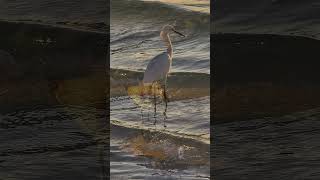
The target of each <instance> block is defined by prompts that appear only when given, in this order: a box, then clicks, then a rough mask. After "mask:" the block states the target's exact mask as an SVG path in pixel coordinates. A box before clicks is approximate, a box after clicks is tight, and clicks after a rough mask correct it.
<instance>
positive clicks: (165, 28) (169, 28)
mask: <svg viewBox="0 0 320 180" xmlns="http://www.w3.org/2000/svg"><path fill="white" fill-rule="evenodd" d="M170 33H176V34H179V35H180V36H183V37H185V35H184V34H182V33H181V32H178V31H177V30H176V29H175V28H174V26H172V25H165V26H163V28H162V30H161V34H165V35H167V34H170Z"/></svg>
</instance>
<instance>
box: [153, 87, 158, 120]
mask: <svg viewBox="0 0 320 180" xmlns="http://www.w3.org/2000/svg"><path fill="white" fill-rule="evenodd" d="M153 99H154V115H153V117H154V124H156V123H157V97H156V86H154V88H153Z"/></svg>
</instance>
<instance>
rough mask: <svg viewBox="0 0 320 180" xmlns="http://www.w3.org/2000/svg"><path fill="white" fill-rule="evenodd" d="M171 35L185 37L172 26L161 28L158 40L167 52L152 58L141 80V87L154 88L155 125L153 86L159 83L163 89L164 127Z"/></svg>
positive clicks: (171, 49) (155, 104)
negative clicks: (163, 44) (165, 47)
mask: <svg viewBox="0 0 320 180" xmlns="http://www.w3.org/2000/svg"><path fill="white" fill-rule="evenodd" d="M171 33H176V34H178V35H180V36H182V37H185V35H184V34H182V33H181V32H178V31H177V30H176V29H175V28H174V26H173V25H165V26H163V27H162V30H161V32H160V38H161V39H162V41H163V42H164V43H165V45H166V46H167V50H166V51H165V52H163V53H161V54H159V55H157V56H155V57H154V58H152V59H151V60H150V62H149V64H148V65H147V68H146V70H145V72H144V76H143V80H142V85H143V86H150V87H151V88H152V87H153V88H154V93H153V96H154V118H155V121H154V124H155V123H156V108H157V103H156V94H155V91H156V90H155V88H156V86H154V85H155V84H156V83H158V82H160V83H161V86H162V89H163V98H164V102H165V110H164V112H163V115H164V121H163V122H164V127H166V125H165V120H166V118H167V114H166V111H167V106H168V98H167V91H166V89H167V77H168V73H169V72H170V69H171V64H172V58H173V47H172V43H171V40H170V34H171Z"/></svg>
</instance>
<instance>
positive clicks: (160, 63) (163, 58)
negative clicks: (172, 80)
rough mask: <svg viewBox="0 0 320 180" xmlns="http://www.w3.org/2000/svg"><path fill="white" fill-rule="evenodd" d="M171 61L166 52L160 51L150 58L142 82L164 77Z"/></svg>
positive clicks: (150, 81)
mask: <svg viewBox="0 0 320 180" xmlns="http://www.w3.org/2000/svg"><path fill="white" fill-rule="evenodd" d="M170 66H171V61H170V58H169V55H168V53H167V52H164V53H161V54H159V55H157V56H156V57H154V58H153V59H151V60H150V62H149V64H148V66H147V69H146V71H145V72H144V77H143V83H152V82H154V81H157V80H160V79H162V78H165V76H166V75H167V73H168V72H169V69H170Z"/></svg>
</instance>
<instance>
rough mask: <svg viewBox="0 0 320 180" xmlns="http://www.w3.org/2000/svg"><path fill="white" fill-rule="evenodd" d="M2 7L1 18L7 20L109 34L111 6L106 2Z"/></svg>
mask: <svg viewBox="0 0 320 180" xmlns="http://www.w3.org/2000/svg"><path fill="white" fill-rule="evenodd" d="M0 6H1V11H0V19H2V20H7V21H20V22H26V21H28V22H31V23H43V24H51V25H59V24H60V25H62V24H63V25H65V26H68V27H77V28H80V29H92V30H94V29H96V30H98V31H100V32H105V31H106V28H105V27H106V24H109V23H108V18H106V16H107V14H108V8H109V7H108V3H107V4H106V3H105V1H104V0H94V1H90V2H87V1H82V0H65V1H64V0H53V1H51V0H44V1H42V0H31V1H28V2H25V1H22V0H17V1H1V2H0ZM101 25H103V28H101ZM97 26H98V27H97Z"/></svg>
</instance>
